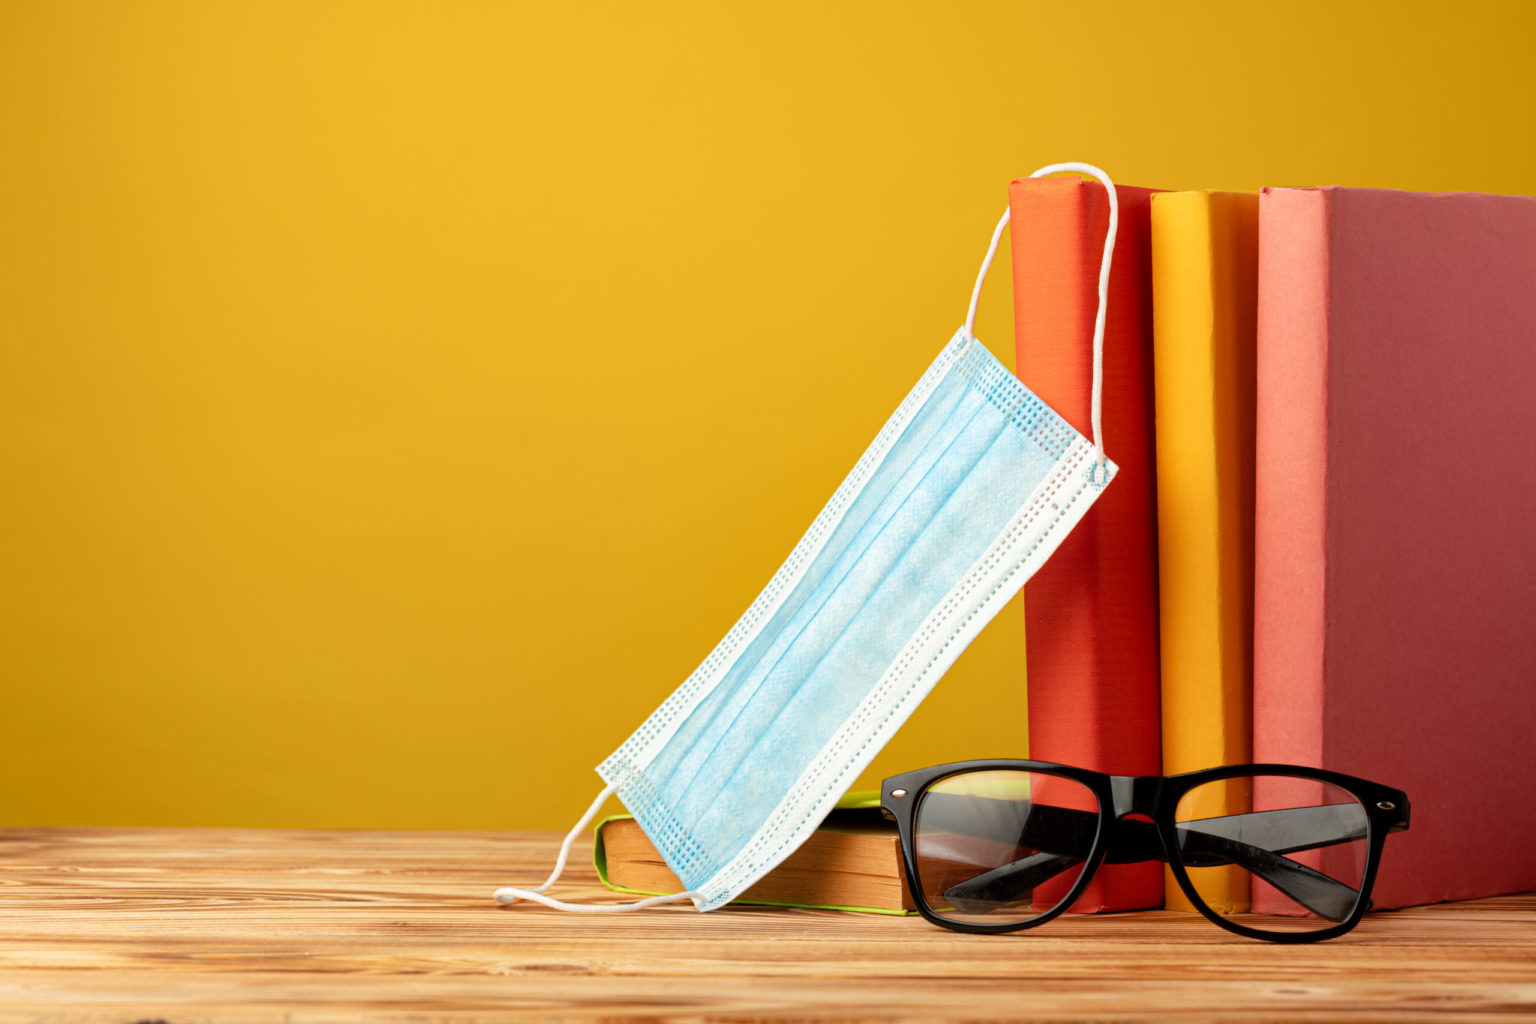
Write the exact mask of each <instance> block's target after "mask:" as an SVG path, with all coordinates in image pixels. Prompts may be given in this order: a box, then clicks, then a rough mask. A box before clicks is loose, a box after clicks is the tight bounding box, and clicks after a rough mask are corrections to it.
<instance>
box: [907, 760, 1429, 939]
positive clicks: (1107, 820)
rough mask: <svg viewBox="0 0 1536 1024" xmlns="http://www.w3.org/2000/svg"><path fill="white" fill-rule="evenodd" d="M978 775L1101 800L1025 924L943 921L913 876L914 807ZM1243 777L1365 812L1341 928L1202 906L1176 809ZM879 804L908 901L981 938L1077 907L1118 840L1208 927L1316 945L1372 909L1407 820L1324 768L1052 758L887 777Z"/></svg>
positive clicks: (1381, 792)
mask: <svg viewBox="0 0 1536 1024" xmlns="http://www.w3.org/2000/svg"><path fill="white" fill-rule="evenodd" d="M978 771H1025V772H1034V773H1037V774H1042V775H1052V776H1057V777H1059V778H1064V779H1070V780H1072V781H1074V782H1077V783H1079V784H1081V785H1083V786H1085V787H1087V788H1088V789H1089V790H1091V791H1092V792H1093V794H1094V796H1095V798H1096V799H1097V800H1098V805H1099V816H1098V817H1099V820H1098V829H1097V832H1096V833H1095V835H1094V837H1093V846H1092V849H1091V851H1090V852H1089V854H1088V856H1087V857H1086V858H1085V859H1084V861H1083V867H1082V870H1081V872H1080V873H1079V875H1078V877H1077V881H1076V882H1075V883H1074V884H1073V886H1072V890H1071V891H1070V892H1069V893H1068V894H1067V895H1066V896H1065V897H1064V898H1063V899H1062V900H1061V902H1060V903H1058V904H1057V905H1056V906H1054V907H1052V908H1051V909H1050V910H1048V911H1046V912H1045V913H1043V914H1041V915H1040V916H1038V917H1034V918H1030V919H1029V920H1026V921H1022V922H1016V921H1008V922H1000V923H998V924H981V923H976V922H969V921H955V920H951V919H948V918H945V917H943V916H941V915H939V914H937V913H935V912H934V910H933V908H931V907H930V906H929V905H928V899H927V896H926V895H925V894H924V892H923V890H922V885H921V883H920V881H919V879H918V872H917V859H916V855H915V847H914V822H915V820H916V816H917V807H918V805H919V803H921V801H922V799H923V797H924V795H925V794H926V793H927V792H928V790H929V789H930V788H931V787H932V786H933V785H934V784H935V783H937V782H940V781H942V780H944V779H947V778H951V777H953V776H955V775H962V774H966V773H970V772H978ZM1245 775H1280V776H1288V777H1291V778H1299V779H1310V780H1314V781H1317V782H1323V783H1327V784H1328V785H1331V786H1334V787H1337V788H1338V789H1341V790H1344V791H1345V792H1347V793H1349V794H1350V795H1352V796H1354V797H1355V798H1356V799H1357V800H1359V801H1360V804H1361V806H1362V807H1364V809H1365V812H1366V817H1367V834H1366V843H1367V845H1366V860H1365V870H1364V872H1363V874H1362V878H1361V883H1360V895H1359V898H1358V899H1357V900H1356V901H1355V905H1354V907H1353V908H1352V909H1351V910H1350V912H1349V913H1348V915H1347V916H1346V917H1344V918H1343V919H1342V920H1341V921H1339V923H1338V924H1336V925H1333V926H1332V927H1329V928H1321V929H1318V930H1316V931H1297V932H1268V931H1263V930H1262V929H1257V928H1250V927H1248V926H1246V925H1242V924H1238V923H1236V922H1234V921H1229V920H1227V919H1226V918H1224V917H1222V916H1221V915H1220V914H1218V913H1216V912H1215V911H1214V910H1211V909H1210V908H1209V907H1207V906H1206V904H1205V901H1204V900H1203V899H1201V897H1200V894H1199V892H1198V891H1197V890H1196V888H1195V885H1194V883H1193V882H1192V881H1191V880H1190V878H1189V874H1188V873H1187V872H1186V871H1185V869H1184V864H1183V862H1182V861H1181V860H1180V858H1179V856H1178V854H1177V851H1178V838H1177V833H1176V830H1175V827H1176V822H1175V820H1174V813H1175V809H1176V808H1177V807H1178V805H1179V801H1180V800H1181V799H1182V798H1183V797H1184V795H1185V794H1186V793H1188V792H1189V791H1190V790H1192V789H1194V788H1195V787H1197V786H1201V785H1204V784H1206V783H1209V782H1219V781H1221V780H1223V779H1231V778H1239V777H1242V776H1245ZM880 805H881V809H882V810H883V811H884V812H885V813H886V815H887V817H890V818H892V819H894V820H895V822H896V827H897V831H898V832H899V833H900V836H901V854H902V860H903V863H904V866H905V868H906V874H907V883H908V885H909V887H910V888H911V891H912V898H913V902H914V903H915V904H916V905H917V910H918V912H919V913H920V914H922V915H923V917H925V918H927V919H928V920H929V921H931V922H933V923H934V924H936V925H939V926H940V927H943V928H951V929H953V930H955V931H962V932H983V933H985V932H1007V931H1018V930H1021V929H1024V928H1034V927H1036V926H1038V925H1042V924H1045V923H1046V922H1047V921H1050V920H1052V919H1053V918H1056V917H1058V916H1060V915H1061V914H1063V913H1065V912H1066V910H1067V909H1068V908H1069V907H1071V906H1072V904H1073V903H1075V902H1077V900H1078V898H1079V897H1080V896H1081V895H1082V894H1083V892H1084V891H1085V890H1086V889H1087V888H1088V883H1089V882H1091V881H1092V880H1093V876H1094V873H1095V872H1096V871H1097V870H1098V868H1099V865H1100V864H1102V863H1104V860H1105V857H1106V856H1107V855H1108V853H1109V852H1110V847H1111V845H1113V844H1114V841H1115V840H1117V839H1118V841H1119V843H1120V844H1122V845H1129V846H1131V847H1133V848H1135V852H1134V853H1133V855H1131V856H1127V857H1117V858H1116V861H1115V862H1117V863H1118V862H1127V863H1128V862H1132V861H1136V860H1161V861H1163V862H1164V863H1166V864H1168V866H1169V868H1170V869H1171V870H1172V872H1173V876H1174V878H1175V879H1177V880H1178V883H1179V888H1180V889H1182V890H1183V892H1184V895H1185V896H1187V897H1188V898H1189V900H1190V902H1191V903H1192V904H1193V905H1194V907H1195V908H1196V909H1197V910H1198V911H1199V912H1200V913H1201V914H1202V915H1204V916H1205V917H1206V918H1207V919H1208V920H1210V921H1211V922H1212V923H1214V924H1216V925H1219V926H1220V927H1222V928H1225V929H1226V930H1227V931H1229V932H1235V933H1236V934H1238V935H1244V936H1247V937H1249V938H1254V939H1263V940H1265V941H1268V942H1280V943H1302V942H1320V941H1322V940H1324V939H1331V938H1334V937H1336V936H1339V935H1343V934H1344V933H1345V932H1347V931H1349V930H1350V929H1351V928H1353V927H1354V926H1355V925H1356V924H1358V923H1359V922H1360V919H1361V918H1362V917H1364V916H1365V913H1366V911H1368V910H1369V909H1370V907H1371V899H1370V896H1371V889H1372V887H1373V886H1374V884H1375V882H1376V872H1377V869H1378V868H1379V867H1380V865H1381V852H1382V848H1383V847H1384V846H1385V844H1386V840H1387V835H1388V833H1391V832H1401V831H1403V830H1405V829H1407V828H1408V818H1409V804H1408V796H1407V794H1406V793H1404V792H1403V791H1402V790H1399V789H1393V788H1392V787H1390V786H1384V785H1382V784H1380V783H1377V782H1371V781H1370V780H1368V779H1362V778H1359V777H1357V776H1354V775H1344V774H1342V773H1340V772H1332V771H1327V770H1325V769H1322V768H1310V767H1306V766H1304V765H1294V764H1270V763H1266V764H1236V765H1223V766H1221V767H1219V768H1206V769H1202V770H1201V771H1194V772H1185V773H1183V774H1180V775H1141V776H1138V775H1106V774H1104V773H1103V772H1096V771H1090V770H1088V769H1086V768H1074V767H1071V766H1069V765H1062V764H1054V763H1052V762H1049V761H1023V760H1016V759H995V760H980V761H956V762H952V763H950V764H940V765H934V766H933V767H931V768H923V769H919V770H918V771H911V772H904V773H903V774H901V775H893V776H891V777H890V778H888V779H886V780H885V782H884V783H883V784H882V786H881V789H880ZM1132 814H1139V815H1145V816H1146V817H1147V818H1150V819H1151V825H1152V827H1153V828H1155V830H1156V834H1157V836H1158V839H1159V841H1160V843H1161V847H1162V848H1161V850H1155V849H1152V848H1151V847H1150V846H1149V845H1148V844H1147V843H1146V842H1145V841H1142V842H1137V839H1138V838H1141V837H1138V836H1137V833H1141V834H1142V836H1144V834H1145V833H1144V830H1145V829H1146V828H1147V822H1145V821H1140V820H1136V819H1130V820H1127V815H1132ZM1117 834H1118V835H1117Z"/></svg>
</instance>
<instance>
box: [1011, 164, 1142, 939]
mask: <svg viewBox="0 0 1536 1024" xmlns="http://www.w3.org/2000/svg"><path fill="white" fill-rule="evenodd" d="M1117 191H1118V197H1119V203H1120V227H1119V232H1118V235H1117V238H1116V240H1115V253H1114V263H1113V266H1112V268H1111V271H1110V281H1109V310H1108V317H1107V320H1106V325H1105V333H1104V393H1103V425H1104V437H1103V441H1104V449H1105V452H1106V453H1107V454H1108V455H1109V457H1110V458H1111V459H1113V460H1114V461H1115V462H1116V463H1117V464H1118V465H1119V467H1120V473H1119V475H1118V476H1117V477H1116V479H1115V481H1114V483H1113V484H1111V485H1110V486H1109V487H1108V488H1106V489H1105V491H1104V494H1103V496H1102V497H1101V498H1099V500H1098V502H1097V504H1095V506H1094V507H1093V508H1092V509H1091V510H1090V511H1089V512H1088V514H1087V516H1085V517H1084V519H1083V521H1082V522H1081V523H1079V524H1078V526H1077V528H1076V529H1074V530H1073V531H1072V533H1071V534H1070V535H1068V537H1067V538H1066V540H1064V541H1063V542H1062V544H1061V547H1060V548H1059V549H1057V551H1056V553H1055V554H1054V555H1053V556H1051V560H1050V561H1048V562H1046V563H1045V565H1044V566H1042V567H1041V568H1040V571H1039V572H1037V573H1036V574H1035V575H1034V577H1033V578H1032V579H1031V580H1030V581H1029V583H1027V584H1026V585H1025V587H1024V613H1025V629H1026V636H1027V641H1026V648H1025V651H1026V653H1025V657H1026V660H1027V663H1028V672H1029V679H1028V687H1029V698H1028V699H1029V756H1030V757H1032V758H1035V759H1036V760H1041V761H1057V762H1060V763H1063V764H1072V765H1079V766H1081V767H1084V768H1092V769H1095V770H1097V771H1102V772H1110V773H1113V774H1116V775H1156V774H1159V773H1160V771H1161V761H1162V758H1161V743H1162V740H1161V730H1162V726H1161V713H1160V712H1161V709H1160V695H1159V691H1158V628H1157V626H1158V624H1157V530H1156V524H1157V501H1156V497H1155V489H1154V479H1155V474H1154V468H1153V448H1154V444H1153V442H1154V427H1153V418H1152V281H1151V277H1152V252H1151V200H1152V190H1151V189H1144V188H1124V187H1122V188H1119V189H1118V190H1117ZM1008 206H1009V209H1010V211H1011V228H1010V231H1011V239H1012V246H1013V295H1014V300H1013V301H1014V340H1015V347H1016V351H1017V355H1018V374H1019V377H1020V378H1021V379H1022V380H1023V381H1024V382H1025V383H1026V384H1027V385H1028V386H1029V388H1030V390H1032V391H1034V392H1035V393H1036V394H1037V395H1039V396H1040V397H1041V398H1042V399H1043V400H1044V401H1045V402H1046V403H1048V404H1049V405H1050V406H1051V408H1053V409H1055V410H1056V411H1057V412H1058V413H1059V414H1060V415H1061V416H1062V417H1063V418H1064V419H1066V420H1067V422H1069V423H1071V424H1072V426H1074V427H1075V428H1077V430H1078V431H1079V432H1081V433H1082V434H1083V436H1085V437H1092V436H1093V428H1092V422H1091V405H1092V394H1093V345H1092V340H1093V325H1094V318H1095V315H1096V313H1097V310H1098V280H1099V262H1100V259H1101V257H1102V255H1103V252H1104V235H1105V231H1106V229H1107V228H1108V226H1109V197H1108V194H1107V193H1106V192H1105V190H1104V187H1103V186H1102V185H1100V184H1099V183H1098V182H1096V181H1086V180H1081V179H1073V178H1064V177H1053V178H1022V179H1019V180H1017V181H1015V182H1013V183H1012V185H1011V186H1010V187H1009V191H1008ZM1162 902H1163V873H1162V865H1160V864H1158V863H1157V862H1155V861H1153V862H1148V863H1143V864H1106V865H1104V866H1103V867H1102V868H1100V869H1099V872H1098V874H1097V875H1096V876H1095V878H1094V881H1093V882H1092V884H1091V885H1090V886H1089V889H1088V891H1087V892H1086V893H1085V894H1084V896H1083V898H1082V899H1081V900H1079V901H1078V903H1077V904H1076V905H1075V906H1074V907H1073V908H1072V909H1073V910H1074V911H1077V912H1092V911H1100V910H1133V909H1138V908H1143V907H1157V906H1161V905H1162Z"/></svg>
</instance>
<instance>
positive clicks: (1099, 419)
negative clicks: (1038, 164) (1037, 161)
mask: <svg viewBox="0 0 1536 1024" xmlns="http://www.w3.org/2000/svg"><path fill="white" fill-rule="evenodd" d="M1062 171H1077V172H1078V173H1080V174H1087V175H1089V176H1091V177H1094V178H1097V179H1098V180H1099V182H1100V184H1102V185H1103V186H1104V188H1105V190H1106V191H1108V193H1109V230H1108V231H1106V232H1105V234H1104V256H1103V258H1102V259H1100V261H1099V312H1098V315H1097V316H1096V317H1095V318H1094V321H1093V411H1092V418H1093V447H1094V448H1095V449H1096V450H1097V451H1098V454H1099V458H1100V459H1103V458H1104V424H1103V395H1104V321H1105V318H1106V317H1107V316H1108V313H1109V303H1108V297H1109V267H1110V262H1111V260H1112V259H1113V257H1114V255H1115V235H1116V234H1117V233H1118V232H1119V229H1120V203H1119V200H1118V198H1117V197H1116V195H1115V183H1114V182H1112V181H1110V180H1109V175H1107V174H1105V173H1104V172H1103V171H1101V170H1099V169H1098V168H1097V167H1095V166H1093V165H1092V164H1080V163H1066V164H1051V165H1049V166H1047V167H1042V168H1040V169H1039V170H1038V171H1036V172H1035V173H1034V174H1031V175H1030V177H1031V178H1043V177H1045V176H1046V175H1048V174H1058V173H1060V172H1062ZM1008 218H1009V211H1008V210H1004V211H1003V218H1002V220H999V221H998V222H997V227H996V228H995V229H993V231H992V244H991V246H989V247H988V249H987V258H986V259H984V260H982V261H981V273H979V274H977V275H976V287H975V288H973V289H971V308H970V310H969V312H967V313H966V316H965V333H966V334H967V335H968V336H970V337H971V338H975V337H976V307H977V306H978V305H979V304H980V302H981V286H982V285H983V284H984V283H985V282H986V280H987V271H989V270H991V269H992V260H993V258H994V257H996V256H997V243H998V242H999V241H1000V240H1001V239H1002V237H1003V229H1004V228H1006V227H1007V226H1008Z"/></svg>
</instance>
